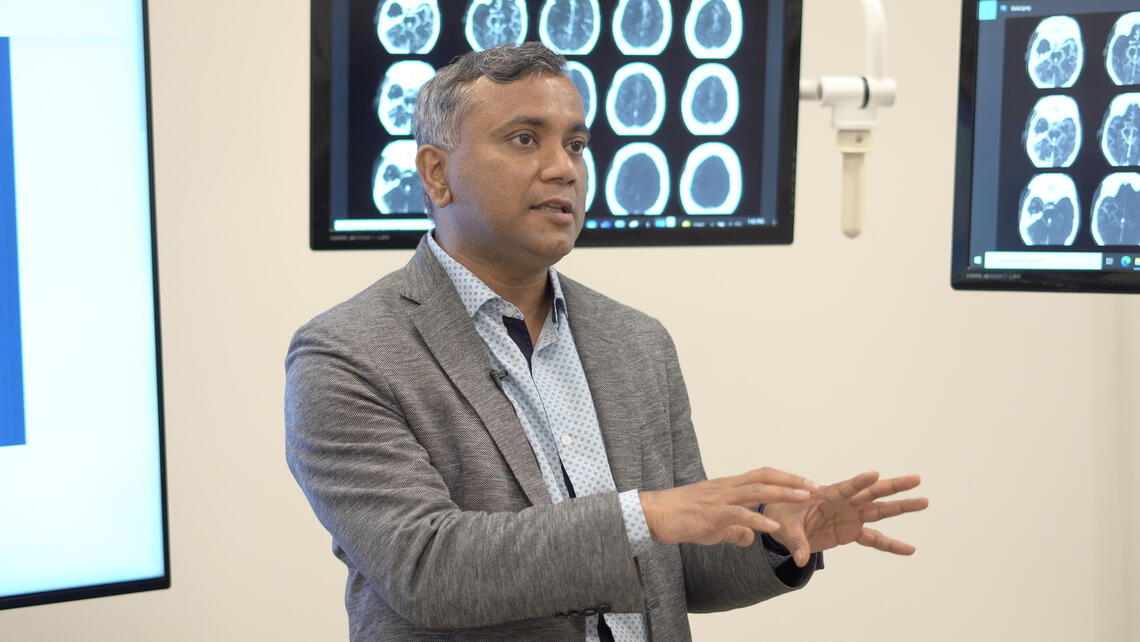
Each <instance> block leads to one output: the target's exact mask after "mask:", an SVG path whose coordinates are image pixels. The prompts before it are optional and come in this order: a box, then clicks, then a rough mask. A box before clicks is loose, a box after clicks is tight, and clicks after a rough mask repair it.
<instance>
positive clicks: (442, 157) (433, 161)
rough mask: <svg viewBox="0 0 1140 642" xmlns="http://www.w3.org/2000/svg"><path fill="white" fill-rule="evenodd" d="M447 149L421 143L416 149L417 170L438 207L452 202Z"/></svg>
mask: <svg viewBox="0 0 1140 642" xmlns="http://www.w3.org/2000/svg"><path fill="white" fill-rule="evenodd" d="M447 161H448V153H447V150H445V149H443V148H441V147H436V146H435V145H420V148H419V149H418V150H416V171H418V172H419V173H420V180H421V181H423V184H424V189H425V190H427V193H428V196H429V197H431V201H432V203H435V206H436V207H437V208H443V207H447V205H448V203H450V202H451V188H450V187H448V185H447Z"/></svg>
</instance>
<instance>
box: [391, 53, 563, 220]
mask: <svg viewBox="0 0 1140 642" xmlns="http://www.w3.org/2000/svg"><path fill="white" fill-rule="evenodd" d="M534 74H552V75H557V76H565V75H566V59H565V58H563V57H562V56H560V55H558V54H556V53H554V52H553V51H551V50H550V49H547V48H546V47H545V46H543V45H542V43H539V42H526V43H523V44H521V45H517V46H516V45H499V46H498V47H493V48H491V49H486V50H483V51H469V52H467V53H465V54H463V55H462V56H459V57H457V58H456V59H455V60H453V61H451V64H449V65H447V66H446V67H443V68H441V69H440V70H439V71H437V72H436V73H435V76H432V79H431V80H429V81H428V82H427V83H426V84H424V86H423V87H422V88H421V89H420V93H419V96H417V97H416V107H415V111H414V112H413V114H412V132H413V135H414V136H415V137H416V144H417V145H434V146H436V147H439V148H441V149H444V150H447V151H452V150H454V149H455V147H456V145H458V143H459V123H460V122H461V121H462V120H463V117H464V116H466V115H467V112H468V111H470V109H471V106H472V104H473V103H474V101H473V99H472V97H471V93H470V92H469V91H468V90H467V87H466V85H467V84H468V83H471V82H474V81H475V80H478V79H479V78H482V77H483V76H486V77H487V78H490V79H491V80H492V81H494V82H497V83H509V82H515V81H518V80H522V79H524V78H528V77H530V76H533V75H534ZM424 205H425V206H426V207H427V210H428V213H429V214H430V213H431V211H432V205H433V204H432V202H431V196H429V195H428V193H427V191H426V190H425V191H424Z"/></svg>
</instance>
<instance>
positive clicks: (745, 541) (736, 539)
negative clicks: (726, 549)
mask: <svg viewBox="0 0 1140 642" xmlns="http://www.w3.org/2000/svg"><path fill="white" fill-rule="evenodd" d="M724 541H726V542H729V543H731V544H735V545H737V546H752V542H754V541H756V532H755V531H753V530H752V529H751V528H747V527H744V526H730V527H729V529H728V531H727V533H726V534H725V538H724Z"/></svg>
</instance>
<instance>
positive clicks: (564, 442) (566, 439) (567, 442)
mask: <svg viewBox="0 0 1140 642" xmlns="http://www.w3.org/2000/svg"><path fill="white" fill-rule="evenodd" d="M572 443H574V440H573V439H571V438H570V435H562V445H563V446H569V445H570V444H572Z"/></svg>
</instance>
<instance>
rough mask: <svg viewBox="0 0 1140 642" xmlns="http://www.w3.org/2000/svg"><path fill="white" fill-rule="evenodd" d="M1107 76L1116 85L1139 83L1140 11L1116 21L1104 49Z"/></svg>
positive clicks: (1127, 14) (1125, 15)
mask: <svg viewBox="0 0 1140 642" xmlns="http://www.w3.org/2000/svg"><path fill="white" fill-rule="evenodd" d="M1104 64H1105V67H1107V68H1108V77H1109V78H1111V79H1112V82H1114V83H1116V84H1118V85H1140V11H1133V12H1132V13H1126V14H1124V15H1123V16H1120V18H1119V19H1118V20H1117V21H1116V26H1115V27H1113V29H1112V34H1111V35H1109V37H1108V47H1106V48H1105V50H1104Z"/></svg>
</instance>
